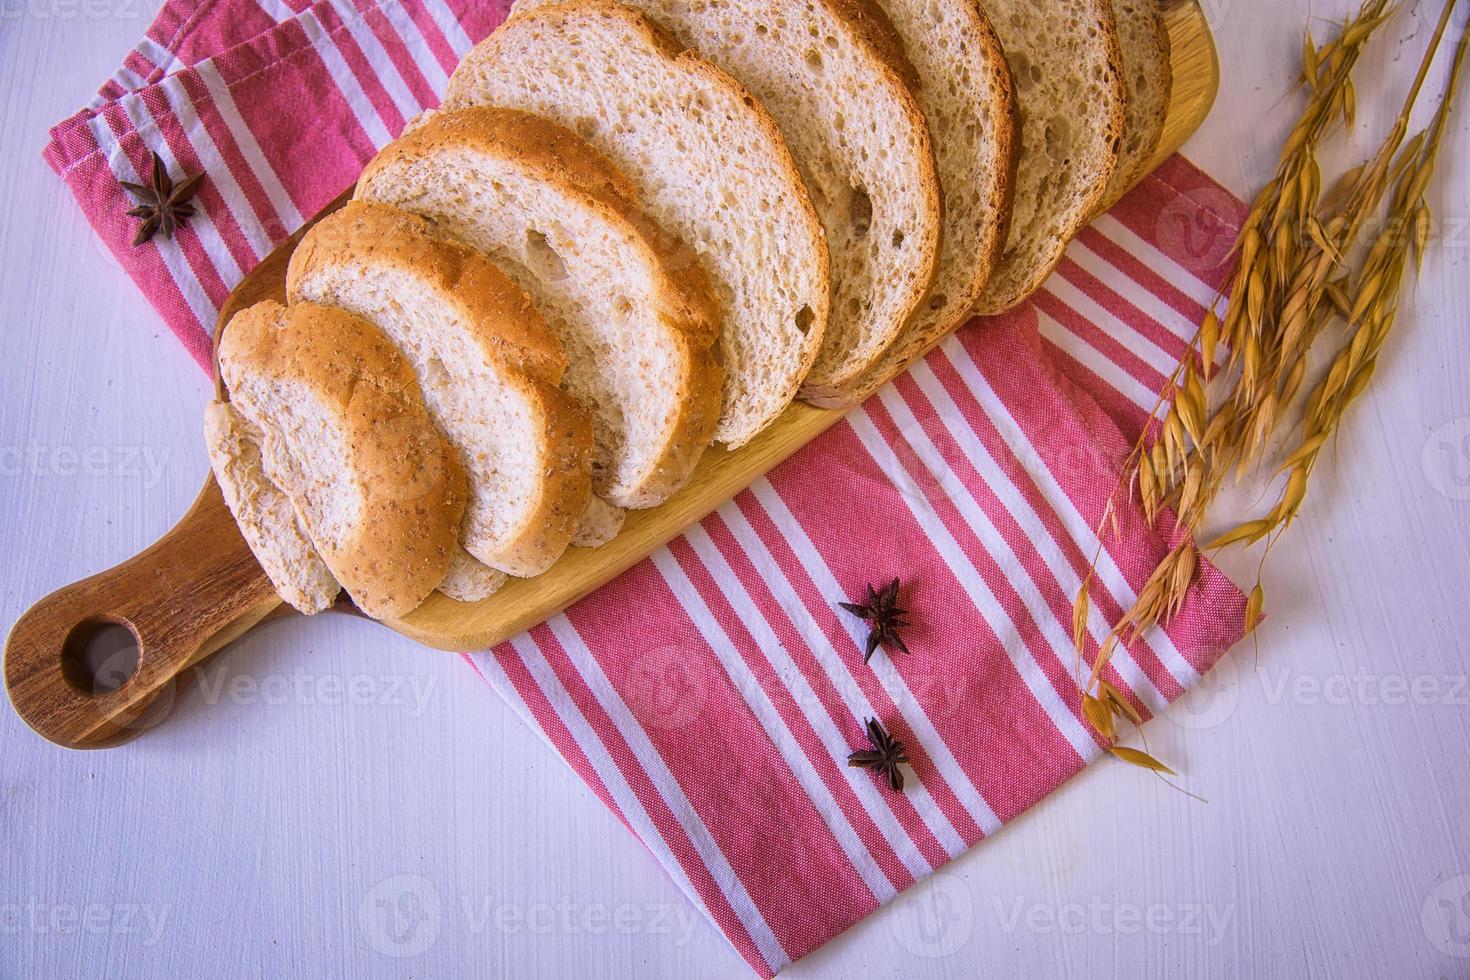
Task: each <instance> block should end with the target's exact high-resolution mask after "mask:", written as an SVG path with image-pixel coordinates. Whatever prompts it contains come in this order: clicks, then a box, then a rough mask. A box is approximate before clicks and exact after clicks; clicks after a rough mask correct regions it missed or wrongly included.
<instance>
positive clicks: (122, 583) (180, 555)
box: [5, 0, 1219, 748]
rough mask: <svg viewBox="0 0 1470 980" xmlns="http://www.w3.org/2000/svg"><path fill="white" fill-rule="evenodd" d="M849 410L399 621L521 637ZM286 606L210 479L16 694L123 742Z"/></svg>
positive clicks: (1195, 42)
mask: <svg viewBox="0 0 1470 980" xmlns="http://www.w3.org/2000/svg"><path fill="white" fill-rule="evenodd" d="M1165 18H1166V21H1167V23H1168V25H1169V34H1170V40H1171V43H1172V61H1173V68H1174V92H1173V98H1172V101H1171V105H1170V108H1169V114H1168V117H1167V121H1166V123H1165V128H1164V135H1163V138H1162V140H1161V142H1160V145H1159V147H1158V150H1157V152H1156V154H1155V159H1154V163H1155V164H1157V163H1159V162H1162V161H1163V160H1164V159H1166V158H1167V157H1168V156H1169V155H1170V154H1172V153H1173V152H1175V151H1176V150H1177V149H1178V148H1179V147H1180V146H1181V145H1182V144H1183V142H1184V140H1185V139H1187V138H1188V137H1189V135H1190V134H1191V133H1193V132H1194V131H1195V129H1197V128H1198V127H1199V125H1200V123H1201V122H1203V120H1204V118H1205V116H1206V115H1207V114H1208V112H1209V110H1210V107H1211V106H1212V105H1213V103H1214V99H1215V94H1216V92H1217V90H1218V87H1219V64H1218V61H1217V58H1216V54H1215V47H1214V42H1213V39H1212V37H1211V35H1210V30H1209V26H1208V24H1207V23H1206V20H1205V17H1204V14H1203V12H1202V11H1201V9H1200V7H1199V5H1198V3H1197V0H1175V2H1172V3H1170V4H1169V5H1168V6H1167V7H1166V9H1165ZM350 193H351V192H350V189H349V190H348V191H345V192H344V193H343V194H342V195H340V196H339V197H338V198H337V199H336V200H334V201H333V202H332V203H331V204H330V205H328V206H327V207H326V208H324V209H323V210H322V211H321V212H320V213H319V214H318V215H317V216H316V217H314V218H313V219H312V223H314V222H315V221H317V220H320V218H321V217H323V216H325V215H326V214H329V213H330V212H331V211H333V210H336V209H337V208H338V207H340V206H341V204H342V203H343V202H344V201H346V200H347V198H348V196H349V195H350ZM1110 203H1111V202H1110ZM309 226H310V223H308V225H307V227H309ZM305 230H306V228H303V229H301V230H300V231H298V232H297V233H296V234H295V235H293V236H292V237H291V238H290V239H289V240H288V241H286V242H284V243H282V245H281V246H279V247H278V248H277V249H276V250H275V251H273V252H272V253H271V254H270V255H269V256H267V257H266V259H265V260H264V261H263V262H261V264H260V265H258V266H257V267H256V268H255V269H254V270H252V271H251V273H250V274H249V275H247V276H246V277H245V279H244V280H243V281H242V282H241V283H240V285H239V286H237V287H236V289H235V290H234V291H233V292H232V293H231V295H230V296H229V298H228V299H227V300H226V302H225V304H224V305H223V307H222V309H221V311H220V321H219V322H220V323H221V324H222V323H224V322H226V321H227V320H228V319H229V317H230V316H232V315H233V314H234V313H235V312H236V311H238V310H239V309H241V308H242V307H244V306H248V305H250V304H251V303H255V302H258V301H259V300H262V299H266V298H275V299H277V300H283V299H284V282H285V271H286V265H287V263H288V261H289V259H290V256H291V252H292V251H293V250H294V248H295V246H296V243H297V242H298V241H299V240H300V237H301V235H302V234H304V232H305ZM218 333H219V331H218V330H216V336H218ZM918 356H922V352H921V353H920V354H917V355H916V358H917V357H918ZM904 367H907V365H906V364H905V365H904ZM895 373H898V372H897V371H896V372H895ZM844 414H845V410H844V409H841V408H837V409H824V408H815V407H812V406H810V405H804V404H795V405H792V406H791V407H790V408H789V409H787V411H786V412H785V413H784V414H783V415H782V416H781V418H779V419H778V420H777V421H776V423H775V424H773V425H772V426H771V427H770V428H769V429H767V430H766V431H765V432H764V433H762V434H761V435H760V436H759V437H757V438H756V439H755V440H754V441H752V442H751V443H750V444H748V445H746V446H745V447H743V448H742V449H740V450H738V451H734V452H729V451H726V450H724V449H723V448H721V447H718V446H717V447H714V448H712V449H711V450H709V451H708V452H707V453H706V454H705V456H704V459H703V460H702V461H701V462H700V465H699V467H698V468H697V470H696V471H695V473H694V475H693V477H692V478H691V480H690V482H689V485H688V486H686V487H685V488H684V489H683V490H682V491H680V492H679V493H678V494H676V495H675V496H674V497H673V498H672V499H670V500H669V501H668V502H666V503H665V504H663V505H662V506H660V507H657V508H654V509H651V510H645V511H633V512H630V513H629V515H628V518H627V521H626V523H625V524H624V527H623V530H622V532H621V533H620V534H619V535H618V536H617V537H616V538H615V539H614V540H613V541H612V542H610V543H608V544H607V545H604V546H603V547H601V548H597V549H571V550H570V551H568V552H567V554H566V555H564V556H563V557H562V558H561V559H560V560H559V561H558V562H557V563H556V565H554V566H553V567H552V568H551V569H550V570H549V571H547V572H546V573H545V574H543V575H540V576H538V577H536V578H534V579H520V580H516V579H513V580H512V581H511V582H510V583H509V584H507V585H506V587H505V588H504V589H502V590H501V591H500V592H499V593H497V594H496V595H494V596H492V597H491V598H489V599H486V600H483V601H481V602H476V603H461V602H456V601H454V600H452V599H449V598H447V597H445V596H443V595H440V594H438V593H435V594H434V595H433V596H432V597H431V598H430V599H429V600H428V601H426V602H425V603H424V604H423V605H422V606H420V607H419V608H418V609H416V610H414V612H412V613H410V614H409V615H408V616H406V617H404V618H403V619H400V620H393V621H389V622H388V623H387V625H388V626H390V627H391V628H393V629H395V630H397V631H398V632H400V633H402V634H404V635H405V636H408V637H410V638H412V639H414V640H416V641H418V642H420V643H423V644H425V645H427V646H431V647H436V648H438V649H442V650H450V651H459V650H468V649H478V648H482V647H486V646H490V645H493V644H495V643H497V642H500V641H501V640H504V639H506V638H508V637H511V636H514V635H515V634H517V633H519V632H521V631H522V630H524V629H527V628H528V627H531V626H533V625H535V624H537V623H539V622H542V621H543V620H545V619H546V618H548V617H549V616H551V615H553V614H554V613H556V612H558V611H560V610H561V609H564V608H566V607H567V606H569V605H571V604H572V603H573V602H575V601H576V600H577V599H579V598H581V597H582V596H584V595H586V594H587V593H589V592H591V591H592V590H594V589H596V588H597V587H599V586H600V585H602V584H604V583H605V582H607V581H609V580H610V579H612V578H614V577H616V576H617V575H618V574H620V573H621V572H623V571H624V570H626V569H627V568H629V567H630V566H632V565H633V564H635V563H636V562H638V561H640V560H641V559H642V558H644V557H646V556H647V555H648V554H649V553H651V552H652V551H654V550H655V549H657V548H658V547H660V546H662V545H663V544H665V543H666V542H668V541H669V540H670V539H672V538H674V537H675V536H677V535H678V534H679V533H680V532H682V531H683V530H684V529H685V528H686V527H688V526H689V525H690V524H692V523H694V522H695V521H698V520H699V519H700V518H702V517H704V516H705V515H707V514H709V513H710V512H711V511H713V510H715V509H716V508H718V507H719V506H720V505H722V504H724V503H725V502H726V501H728V500H730V499H731V498H732V497H734V496H735V494H737V493H739V492H740V491H741V490H742V489H744V488H745V487H747V486H749V485H750V483H751V482H752V481H754V480H755V479H756V478H757V477H759V476H760V475H762V474H764V473H765V472H766V471H767V470H769V469H771V468H772V467H774V466H775V465H777V464H778V463H780V462H781V461H782V460H784V459H786V458H787V457H789V456H790V455H791V454H792V453H794V452H796V451H797V450H798V449H800V448H801V447H802V446H804V445H806V444H807V443H808V442H810V441H811V440H812V439H813V438H815V437H816V436H817V435H819V434H821V433H822V432H823V431H825V430H826V429H827V428H829V427H830V426H832V425H834V424H835V423H837V422H838V421H839V420H840V419H841V418H842V417H843V415H844ZM280 608H282V604H281V601H280V599H279V597H277V596H276V595H275V593H274V591H273V589H272V588H271V586H270V582H269V581H268V580H267V579H266V577H265V574H264V573H263V572H262V571H261V569H260V568H259V566H258V565H257V564H256V562H255V560H254V558H253V556H251V554H250V552H249V550H248V548H247V547H246V545H245V543H244V541H243V539H242V538H241V537H240V534H239V531H238V530H237V529H236V528H235V526H234V521H233V519H232V518H231V517H230V514H229V512H228V510H227V509H226V508H225V506H224V502H223V499H222V498H221V496H220V494H219V490H218V488H217V487H216V486H215V485H214V482H213V480H212V479H210V480H209V481H208V482H207V483H206V485H205V487H204V489H203V491H202V492H201V493H200V496H199V498H198V499H197V500H196V502H195V504H194V506H193V507H191V508H190V510H189V511H188V513H186V514H185V515H184V517H183V518H182V519H181V520H180V521H179V523H178V524H177V525H176V526H175V527H174V529H173V530H172V531H170V532H169V533H168V534H167V535H165V536H164V537H163V538H161V539H160V540H159V541H158V542H157V543H156V544H155V545H153V546H152V547H151V548H149V549H148V550H147V551H145V552H143V553H142V554H141V555H138V556H137V557H136V558H133V559H131V560H129V561H128V562H125V563H123V564H122V565H119V566H117V567H116V568H113V569H110V570H108V571H105V572H102V573H100V574H98V575H94V576H92V577H91V578H89V579H86V580H84V581H82V582H78V583H76V584H74V585H71V586H67V587H66V588H64V589H61V590H59V591H57V592H55V593H53V594H51V595H50V596H47V597H46V598H45V599H43V600H41V601H40V602H38V603H37V604H36V605H35V606H33V607H32V608H31V609H30V610H28V611H27V612H26V613H25V615H24V616H22V617H21V619H20V620H19V621H18V622H17V623H16V626H15V628H14V629H13V630H12V632H11V634H10V638H9V640H8V641H7V644H6V651H5V680H6V686H7V688H8V689H9V692H10V696H11V700H12V703H13V704H14V706H15V708H16V710H17V712H18V713H19V714H20V715H21V717H22V718H24V719H25V720H26V722H27V724H29V725H30V726H31V727H32V728H34V729H35V730H36V731H37V732H39V733H40V734H41V735H43V736H45V737H46V738H48V739H51V740H52V741H54V742H57V743H59V744H62V745H66V746H70V747H74V748H98V747H105V746H108V745H113V744H117V743H119V742H121V741H124V740H126V739H128V738H131V737H132V736H134V735H136V734H137V733H138V732H139V731H142V730H144V729H146V728H147V727H148V725H149V724H150V723H151V721H150V719H151V718H152V717H153V715H150V713H149V711H148V708H149V706H150V705H151V704H153V703H154V702H155V700H156V699H158V698H159V697H160V695H161V694H162V693H163V692H165V691H168V690H171V685H172V683H173V682H174V679H175V678H176V677H177V675H178V674H179V673H180V672H181V671H183V670H185V669H187V668H188V667H189V666H191V665H193V664H195V663H197V662H199V661H200V660H202V659H203V658H204V657H207V656H208V655H209V654H211V653H212V652H214V651H216V650H218V649H220V648H221V647H222V646H224V645H225V644H227V643H229V642H230V641H231V640H233V639H235V638H237V637H239V636H241V635H243V634H244V633H245V632H246V631H248V630H249V629H250V628H251V627H253V626H254V625H256V624H257V623H259V622H260V621H261V620H262V619H264V618H265V617H267V616H269V615H271V614H272V613H273V612H276V611H277V610H279V609H280ZM98 622H115V623H120V624H122V625H125V626H127V627H128V628H129V629H130V630H132V632H133V634H134V636H135V637H136V638H137V639H138V642H139V648H140V651H141V660H140V666H139V669H138V671H137V672H136V674H135V675H134V676H133V677H132V678H131V679H129V680H128V681H127V682H126V683H125V684H123V686H122V687H121V688H119V689H118V690H116V691H113V692H110V693H106V694H100V695H99V694H95V693H93V692H92V691H91V690H88V689H87V686H88V685H87V684H86V683H84V682H81V681H79V680H78V674H77V671H76V670H75V669H74V668H67V667H66V666H65V664H66V661H67V657H68V654H67V646H68V644H67V640H68V638H69V637H73V638H75V637H76V636H77V635H79V634H80V631H82V630H85V629H86V628H87V627H89V626H90V625H91V624H95V623H98ZM74 645H75V644H74V643H73V646H74Z"/></svg>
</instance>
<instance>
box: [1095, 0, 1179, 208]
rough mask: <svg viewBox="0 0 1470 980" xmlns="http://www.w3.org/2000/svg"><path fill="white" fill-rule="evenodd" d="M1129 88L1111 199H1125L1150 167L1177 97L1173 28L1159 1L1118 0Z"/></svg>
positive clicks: (1115, 3) (1116, 10)
mask: <svg viewBox="0 0 1470 980" xmlns="http://www.w3.org/2000/svg"><path fill="white" fill-rule="evenodd" d="M1113 11H1114V14H1115V15H1116V17H1117V21H1118V43H1119V48H1120V49H1121V52H1122V55H1123V86H1124V89H1125V91H1126V92H1127V99H1126V112H1127V116H1126V121H1125V122H1124V125H1123V148H1122V150H1121V152H1120V153H1119V156H1118V166H1117V168H1116V169H1114V170H1113V179H1112V181H1111V182H1110V183H1109V184H1108V194H1107V196H1108V199H1109V200H1113V199H1115V198H1118V197H1122V196H1123V194H1124V193H1126V192H1127V190H1128V188H1130V187H1132V186H1133V185H1134V184H1136V183H1138V181H1140V180H1142V179H1143V176H1144V174H1145V173H1147V171H1148V165H1149V161H1150V160H1152V159H1153V155H1154V150H1156V149H1158V146H1159V139H1160V138H1161V137H1162V136H1163V135H1164V118H1165V117H1166V116H1167V115H1168V114H1169V100H1170V98H1172V97H1173V94H1174V93H1173V90H1174V69H1173V66H1172V65H1171V64H1170V62H1169V27H1168V25H1167V24H1165V23H1164V13H1163V8H1161V7H1160V6H1159V0H1113Z"/></svg>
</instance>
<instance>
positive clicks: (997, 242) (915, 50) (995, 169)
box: [812, 0, 1021, 406]
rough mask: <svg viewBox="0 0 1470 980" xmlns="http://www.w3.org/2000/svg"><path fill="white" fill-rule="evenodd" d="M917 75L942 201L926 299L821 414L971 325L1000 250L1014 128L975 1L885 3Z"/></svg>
mask: <svg viewBox="0 0 1470 980" xmlns="http://www.w3.org/2000/svg"><path fill="white" fill-rule="evenodd" d="M883 8H884V10H886V11H887V13H888V17H889V20H890V21H891V22H892V24H893V27H894V29H895V30H896V31H897V32H898V35H899V37H900V38H901V39H902V41H903V45H904V49H905V50H906V51H907V52H908V54H909V57H910V58H911V59H912V61H913V64H914V68H915V70H916V71H917V72H918V78H919V84H918V85H917V86H916V87H915V89H914V92H915V94H916V95H917V97H918V100H919V105H920V106H921V107H922V108H923V110H924V118H925V119H926V120H927V121H928V123H929V133H930V136H931V138H932V139H933V142H934V158H935V162H936V163H937V164H938V166H939V186H940V191H941V195H942V197H943V200H944V209H943V210H944V220H943V226H942V227H943V234H942V235H941V237H940V249H939V263H938V266H937V268H936V270H935V273H934V282H933V284H932V285H931V286H930V289H929V296H928V297H927V298H926V299H925V300H924V302H923V303H922V304H920V306H919V308H918V309H917V310H915V311H914V313H913V314H912V315H911V316H910V317H909V321H908V324H907V325H906V326H905V327H904V330H903V332H902V333H901V334H899V336H898V339H897V340H895V341H894V342H893V344H892V345H891V346H890V347H889V348H888V350H887V351H886V352H885V353H884V354H883V356H882V357H881V358H879V359H878V361H877V362H876V363H875V364H874V365H873V366H872V367H870V368H868V370H866V371H864V372H863V373H862V374H861V375H860V376H859V377H858V378H857V379H856V380H854V381H853V382H852V383H851V385H849V386H847V387H845V388H843V389H842V390H841V392H840V393H838V394H836V395H835V396H834V397H826V398H814V399H812V400H813V401H815V402H817V403H818V404H824V405H834V406H835V405H845V404H853V403H856V402H859V401H862V400H863V399H864V398H867V397H868V396H869V395H871V394H872V393H873V392H874V391H876V390H877V389H878V388H879V387H880V386H881V385H883V384H884V383H885V382H886V381H887V380H888V379H889V378H891V377H892V376H893V375H894V374H896V373H897V372H898V371H899V370H900V369H901V368H902V367H903V366H904V365H906V364H907V363H909V362H910V361H912V360H913V359H915V358H916V357H918V356H919V355H920V354H921V353H923V351H924V350H925V349H926V348H928V347H929V346H930V345H932V344H933V343H934V342H935V341H937V340H938V339H940V338H941V337H943V336H944V335H946V334H948V333H949V332H950V331H951V330H953V329H954V328H955V327H957V326H959V325H960V324H961V323H963V322H964V321H965V319H966V318H968V317H969V316H970V310H971V308H972V307H973V306H974V305H975V301H976V300H977V299H978V298H979V297H980V292H981V290H982V289H984V287H985V284H986V283H987V282H988V281H989V280H990V273H991V270H992V269H993V268H994V267H995V263H996V262H997V260H998V259H999V258H1000V253H1001V249H1002V248H1003V247H1004V246H1005V241H1006V232H1007V229H1008V228H1009V223H1010V215H1011V193H1012V188H1013V180H1014V177H1015V167H1016V156H1017V154H1018V153H1019V151H1020V147H1021V141H1020V133H1019V127H1020V123H1019V120H1018V119H1017V113H1016V99H1015V93H1014V91H1013V89H1012V86H1011V72H1010V69H1009V68H1008V67H1007V66H1006V61H1005V52H1004V51H1003V50H1001V46H1000V41H999V39H998V38H997V37H996V35H995V30H994V29H993V28H992V27H991V25H990V19H989V18H988V17H986V16H985V13H984V12H983V11H982V10H981V9H980V8H979V7H977V6H976V5H975V0H884V3H883Z"/></svg>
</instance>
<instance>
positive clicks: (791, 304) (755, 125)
mask: <svg viewBox="0 0 1470 980" xmlns="http://www.w3.org/2000/svg"><path fill="white" fill-rule="evenodd" d="M444 104H445V106H446V107H447V108H455V107H463V106H470V105H497V106H505V107H508V108H512V109H523V110H525V111H527V112H532V113H535V114H536V115H539V116H544V117H546V118H547V119H550V120H552V121H553V122H557V123H559V124H561V125H563V126H565V127H567V128H569V129H573V130H575V131H576V132H577V133H578V134H579V135H581V136H582V137H583V138H584V139H586V140H587V141H588V142H589V143H591V144H592V145H593V146H594V147H596V149H597V150H598V151H600V152H601V153H603V154H606V156H607V157H608V159H609V160H611V161H612V162H613V164H614V165H616V166H617V167H618V168H620V169H621V170H622V171H623V172H624V173H626V174H627V175H628V176H629V177H630V178H632V180H633V183H634V184H635V185H636V186H637V189H638V193H639V199H640V201H642V203H643V205H644V206H645V207H646V208H647V210H648V213H649V214H650V215H651V216H652V217H653V218H655V219H656V220H657V221H658V222H659V223H660V224H661V225H663V227H665V228H666V229H668V230H669V231H671V232H673V233H674V234H676V235H679V236H680V237H682V238H683V239H684V241H686V242H687V243H689V245H691V246H692V247H693V248H694V249H695V251H697V252H698V253H699V255H700V258H701V260H702V261H703V263H704V267H705V269H706V271H707V272H708V273H709V275H710V279H711V282H712V284H713V286H714V288H715V291H716V293H717V294H718V296H719V299H720V307H721V312H722V313H723V314H724V318H723V323H722V325H721V333H720V349H721V355H722V358H721V359H722V363H723V365H724V368H725V391H724V408H723V410H722V412H721V417H720V424H719V427H718V428H717V429H716V431H715V438H716V439H717V440H718V441H720V442H723V443H726V444H728V445H729V446H730V447H731V448H734V447H737V446H740V445H743V444H744V443H746V442H749V441H750V439H751V438H753V437H754V436H755V435H756V433H758V432H759V431H760V430H761V429H763V428H765V426H767V425H769V424H770V423H771V422H772V421H773V420H774V419H775V418H776V416H777V415H779V414H780V412H781V410H782V409H784V408H785V407H786V405H787V403H789V402H790V401H791V399H792V398H794V397H795V396H796V391H797V387H798V386H799V384H800V382H801V380H802V379H803V378H804V377H805V376H806V373H807V371H808V369H810V367H811V365H812V361H813V359H814V358H815V357H816V354H817V348H818V346H819V345H820V344H821V340H822V334H823V332H824V330H825V328H826V323H827V304H828V288H829V281H828V275H827V245H826V240H825V238H824V236H823V234H822V227H821V224H820V223H819V222H818V221H817V216H816V212H815V211H814V210H813V209H812V205H811V201H810V200H809V199H808V197H807V194H806V190H805V188H804V186H803V185H802V183H801V175H800V173H799V172H798V171H797V169H796V164H795V162H794V161H793V160H792V158H791V153H790V151H789V150H788V149H787V148H786V143H785V141H784V140H783V139H782V138H781V133H780V131H779V130H778V129H777V128H776V124H775V122H774V121H773V120H772V119H771V117H770V115H769V114H768V113H767V112H766V111H765V109H764V108H762V107H761V105H760V104H759V103H757V102H756V101H755V100H753V99H752V98H751V97H750V95H749V93H747V92H746V91H745V89H744V88H742V87H741V85H740V84H739V83H738V82H736V81H735V80H734V79H733V78H731V77H730V76H729V75H727V74H725V73H724V72H723V71H721V70H720V69H718V68H716V67H714V66H713V65H711V64H709V63H708V62H706V61H705V60H704V59H702V58H700V57H698V56H697V55H695V54H693V53H691V52H686V51H684V50H683V49H682V48H681V47H680V45H679V44H678V43H677V42H676V41H674V39H673V38H671V37H670V36H669V35H667V34H665V33H664V32H663V31H661V30H658V29H657V28H655V27H654V26H653V25H652V24H650V23H649V21H648V20H647V19H646V18H645V17H643V16H642V15H641V14H639V13H638V12H637V11H635V10H633V9H632V8H629V7H625V6H623V5H621V4H618V3H614V2H612V0H571V2H567V3H557V4H555V5H553V6H548V7H543V8H538V9H536V10H533V11H529V12H527V13H524V14H521V15H518V16H515V17H512V18H511V19H510V20H509V21H507V22H506V23H505V24H503V25H502V26H501V27H500V28H499V29H498V30H496V31H495V32H494V33H493V34H491V35H490V36H489V37H487V38H485V40H483V41H481V42H480V43H479V44H477V45H476V46H475V48H474V49H473V50H472V51H470V53H469V54H467V55H465V57H464V60H462V61H461V62H460V63H459V67H458V68H456V69H455V71H454V75H453V77H452V78H450V80H449V88H448V91H447V93H446V95H445V100H444Z"/></svg>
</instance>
